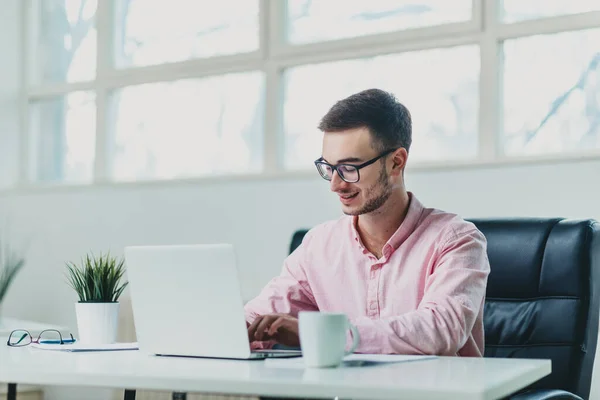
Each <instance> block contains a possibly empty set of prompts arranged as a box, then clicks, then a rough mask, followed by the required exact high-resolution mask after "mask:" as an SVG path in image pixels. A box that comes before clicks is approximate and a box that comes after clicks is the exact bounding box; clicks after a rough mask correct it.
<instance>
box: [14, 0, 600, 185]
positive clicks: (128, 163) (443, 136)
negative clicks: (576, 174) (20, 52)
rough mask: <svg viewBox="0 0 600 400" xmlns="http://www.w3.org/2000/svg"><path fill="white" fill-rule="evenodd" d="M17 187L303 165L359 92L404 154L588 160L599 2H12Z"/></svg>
mask: <svg viewBox="0 0 600 400" xmlns="http://www.w3.org/2000/svg"><path fill="white" fill-rule="evenodd" d="M22 4H23V7H24V12H25V15H26V27H25V28H26V29H25V33H26V36H25V38H24V39H25V41H24V43H27V44H28V45H27V46H25V50H24V51H26V52H27V53H26V54H24V57H23V58H24V60H25V61H26V64H24V68H23V70H24V71H25V73H24V79H25V82H24V83H25V89H24V90H25V98H26V101H24V102H23V104H24V109H23V115H24V116H26V117H27V118H24V119H23V120H24V121H26V123H25V126H24V129H25V131H26V132H28V133H29V134H28V135H27V136H26V138H25V139H24V142H23V147H24V148H25V149H27V156H28V159H27V160H26V162H22V163H19V164H20V165H23V167H24V168H27V170H26V171H21V172H22V173H21V174H20V176H25V177H28V178H29V180H28V181H27V182H23V183H22V184H25V185H27V184H30V185H35V184H38V183H53V184H62V183H70V184H91V183H94V182H106V181H108V182H132V181H141V180H159V181H162V180H170V179H180V178H194V177H204V176H219V177H223V176H226V175H231V174H240V175H252V174H272V173H276V174H278V173H286V172H287V171H309V172H310V173H313V174H314V176H315V179H318V174H317V173H316V171H315V170H314V165H313V161H314V160H315V159H316V158H318V157H319V156H320V155H321V144H322V133H321V132H320V131H319V130H318V129H317V126H318V125H319V122H320V119H321V118H322V117H323V116H324V115H325V114H326V113H327V111H328V110H329V108H330V107H331V106H332V105H333V104H334V103H335V102H336V101H338V100H340V99H342V98H344V97H346V96H348V95H350V94H353V93H356V92H358V91H360V90H364V89H367V88H372V87H378V88H381V89H384V90H388V91H390V92H392V93H393V94H394V95H395V96H396V98H397V99H398V100H399V101H400V102H402V103H403V104H405V105H406V106H407V108H408V109H409V111H410V112H411V115H412V119H413V144H412V147H411V149H410V165H411V166H419V165H424V164H428V165H434V166H436V165H437V166H442V167H443V166H446V165H449V164H453V163H463V164H464V163H466V164H469V163H477V162H482V161H483V162H496V161H504V160H511V159H520V158H534V159H535V158H536V157H540V156H543V157H548V156H554V157H562V156H564V155H569V154H570V155H579V154H583V153H592V154H598V155H599V156H600V86H599V85H600V48H599V47H598V45H597V43H600V2H598V1H595V0H570V1H566V2H565V1H562V0H453V1H448V0H375V1H362V0H323V1H317V0H222V1H218V2H211V3H210V5H208V3H207V2H203V1H198V0H171V1H164V0H102V1H99V0H24V1H23V2H22Z"/></svg>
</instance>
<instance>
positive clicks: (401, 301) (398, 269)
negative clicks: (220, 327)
mask: <svg viewBox="0 0 600 400" xmlns="http://www.w3.org/2000/svg"><path fill="white" fill-rule="evenodd" d="M411 125H412V123H411V116H410V113H409V111H408V110H407V109H406V108H405V107H404V106H403V105H402V104H400V103H399V102H397V101H396V99H395V98H394V97H393V96H392V95H391V94H389V93H386V92H384V91H381V90H378V89H370V90H365V91H363V92H360V93H357V94H354V95H352V96H350V97H348V98H346V99H343V100H341V101H339V102H337V103H336V104H335V105H334V106H333V107H332V108H331V109H330V110H329V112H328V113H327V114H326V115H325V116H324V117H323V119H322V121H321V123H320V125H319V129H321V130H322V131H323V132H324V137H323V151H322V157H321V158H319V159H318V160H317V161H315V164H316V167H317V169H318V172H319V173H320V174H321V176H322V177H323V178H324V179H326V180H328V181H330V185H331V191H333V192H334V193H335V194H337V195H338V196H339V200H340V203H341V207H342V211H343V212H344V213H345V214H346V215H345V216H343V217H341V218H340V219H338V220H335V221H330V222H326V223H323V224H321V225H319V226H317V227H314V228H313V229H311V230H310V231H309V232H308V233H307V234H306V236H305V237H304V239H303V242H302V244H301V245H300V246H299V247H298V248H297V249H296V250H295V251H294V252H293V253H292V254H290V255H289V257H288V258H287V259H286V260H285V263H284V267H283V271H282V273H281V275H280V276H278V277H276V278H274V279H273V280H271V282H270V283H269V284H268V285H267V286H266V287H265V288H264V289H263V290H262V292H261V293H260V294H259V295H258V296H257V297H256V298H255V299H253V300H252V301H250V302H249V303H248V304H247V305H246V307H245V311H246V321H247V323H248V335H249V337H250V340H251V341H252V345H253V347H255V348H258V347H269V346H272V345H273V344H275V343H279V344H282V345H286V346H293V347H298V346H300V341H299V338H298V319H297V317H298V312H299V311H303V310H320V311H332V312H343V313H346V315H348V317H349V319H350V321H351V323H352V324H354V325H355V326H356V327H357V328H358V332H359V334H360V344H359V346H358V348H357V349H356V352H360V353H391V354H394V353H395V354H435V355H451V356H455V355H458V356H471V357H481V356H483V352H484V331H483V305H484V298H485V289H486V284H487V277H488V274H489V271H490V266H489V261H488V258H487V254H486V245H487V244H486V240H485V237H484V236H483V234H482V233H481V232H480V231H479V230H477V228H476V227H475V226H474V225H473V224H472V223H470V222H467V221H464V220H463V219H461V218H460V217H458V216H457V215H454V214H450V213H447V212H444V211H441V210H437V209H433V208H425V207H424V206H423V205H422V204H421V203H420V202H419V200H418V199H417V198H416V196H415V195H414V194H412V193H411V192H408V191H407V190H406V188H405V185H404V169H405V167H406V163H407V160H408V154H409V149H410V145H411V130H412V128H411ZM348 342H349V343H351V337H350V333H349V334H348Z"/></svg>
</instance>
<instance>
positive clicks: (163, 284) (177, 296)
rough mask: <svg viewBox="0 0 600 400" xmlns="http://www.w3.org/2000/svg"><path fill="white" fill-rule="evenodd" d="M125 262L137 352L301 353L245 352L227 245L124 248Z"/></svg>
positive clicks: (277, 353) (278, 353) (284, 353)
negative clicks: (138, 350) (138, 349)
mask: <svg viewBox="0 0 600 400" xmlns="http://www.w3.org/2000/svg"><path fill="white" fill-rule="evenodd" d="M125 261H126V264H127V276H128V280H129V289H130V292H131V303H132V308H133V320H134V323H135V328H136V334H137V340H138V346H139V348H140V350H142V351H147V352H149V353H152V354H156V355H168V356H191V357H212V358H233V359H264V358H270V357H298V356H301V355H302V353H301V352H300V351H299V350H251V349H250V342H249V340H248V331H247V328H246V319H245V316H244V305H243V301H242V296H241V290H240V283H239V278H238V271H237V267H236V258H235V253H234V249H233V246H232V245H230V244H202V245H178V246H129V247H126V248H125Z"/></svg>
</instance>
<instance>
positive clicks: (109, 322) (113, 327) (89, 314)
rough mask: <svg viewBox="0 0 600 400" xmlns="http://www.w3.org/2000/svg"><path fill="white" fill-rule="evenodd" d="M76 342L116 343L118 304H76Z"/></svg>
mask: <svg viewBox="0 0 600 400" xmlns="http://www.w3.org/2000/svg"><path fill="white" fill-rule="evenodd" d="M75 313H76V314H77V330H78V331H79V337H78V338H77V339H78V342H80V343H83V344H94V345H96V344H111V343H115V342H116V341H117V325H118V321H119V303H118V302H115V303H76V304H75Z"/></svg>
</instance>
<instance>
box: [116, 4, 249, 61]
mask: <svg viewBox="0 0 600 400" xmlns="http://www.w3.org/2000/svg"><path fill="white" fill-rule="evenodd" d="M207 5H208V3H206V2H201V1H198V0H169V1H164V0H117V1H116V7H115V11H116V14H115V19H116V28H117V29H116V41H117V43H116V46H115V50H116V58H117V64H118V66H120V67H129V66H144V65H155V64H162V63H168V62H177V61H184V60H189V59H192V58H203V57H213V56H218V55H226V54H237V53H247V52H252V51H256V50H258V0H244V1H239V0H219V1H215V2H211V3H210V5H209V6H207Z"/></svg>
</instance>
